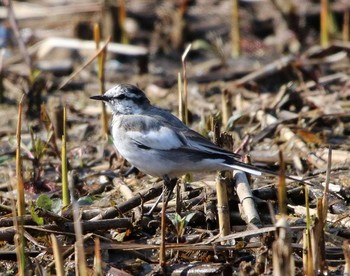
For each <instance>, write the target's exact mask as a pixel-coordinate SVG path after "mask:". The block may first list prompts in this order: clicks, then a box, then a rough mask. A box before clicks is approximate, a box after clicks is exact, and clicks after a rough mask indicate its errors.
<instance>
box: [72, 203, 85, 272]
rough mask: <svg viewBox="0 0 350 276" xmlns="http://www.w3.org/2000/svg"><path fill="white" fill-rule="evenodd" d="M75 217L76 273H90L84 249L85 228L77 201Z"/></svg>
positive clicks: (74, 204) (74, 208) (74, 206)
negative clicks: (83, 228) (82, 224)
mask: <svg viewBox="0 0 350 276" xmlns="http://www.w3.org/2000/svg"><path fill="white" fill-rule="evenodd" d="M73 219H74V232H75V239H76V242H75V257H76V258H75V264H76V271H75V273H76V275H82V276H84V275H88V273H87V265H86V258H85V250H84V238H83V230H82V227H81V223H80V222H81V221H80V214H79V206H78V204H77V203H76V202H74V203H73Z"/></svg>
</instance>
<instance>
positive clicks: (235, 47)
mask: <svg viewBox="0 0 350 276" xmlns="http://www.w3.org/2000/svg"><path fill="white" fill-rule="evenodd" d="M240 36H241V35H240V31H239V5H238V0H232V23H231V46H232V49H231V56H232V57H234V58H235V57H239V55H240V52H241V47H240Z"/></svg>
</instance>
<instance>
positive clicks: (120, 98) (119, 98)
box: [115, 94, 126, 100]
mask: <svg viewBox="0 0 350 276" xmlns="http://www.w3.org/2000/svg"><path fill="white" fill-rule="evenodd" d="M115 98H116V99H117V100H124V99H125V98H126V96H125V94H120V95H118V96H117V97H115Z"/></svg>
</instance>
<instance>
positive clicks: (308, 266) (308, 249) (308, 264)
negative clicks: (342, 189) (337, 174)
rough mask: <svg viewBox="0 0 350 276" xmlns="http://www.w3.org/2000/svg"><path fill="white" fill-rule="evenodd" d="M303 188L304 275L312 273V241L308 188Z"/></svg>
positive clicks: (309, 275) (308, 275)
mask: <svg viewBox="0 0 350 276" xmlns="http://www.w3.org/2000/svg"><path fill="white" fill-rule="evenodd" d="M304 188H305V206H306V230H305V232H304V235H303V237H304V250H303V269H304V275H307V276H312V275H314V274H313V273H314V266H313V254H314V252H313V251H312V242H311V216H310V209H309V188H308V187H307V186H305V187H304Z"/></svg>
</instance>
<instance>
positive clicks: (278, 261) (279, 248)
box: [272, 216, 295, 276]
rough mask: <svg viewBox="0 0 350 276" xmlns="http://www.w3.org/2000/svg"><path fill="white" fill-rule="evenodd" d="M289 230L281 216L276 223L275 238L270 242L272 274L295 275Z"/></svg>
mask: <svg viewBox="0 0 350 276" xmlns="http://www.w3.org/2000/svg"><path fill="white" fill-rule="evenodd" d="M290 236H291V231H290V228H289V225H288V222H287V220H286V218H285V217H284V216H283V217H282V218H280V219H279V221H278V222H277V224H276V240H275V241H274V242H273V244H272V261H273V274H274V275H284V276H292V275H295V265H294V257H293V248H292V245H291V241H290Z"/></svg>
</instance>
